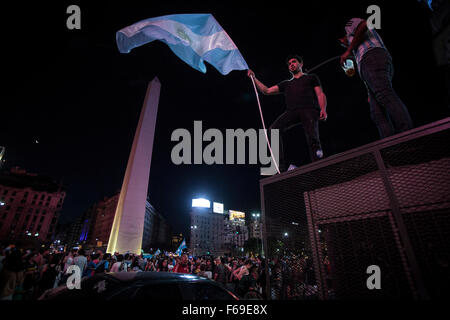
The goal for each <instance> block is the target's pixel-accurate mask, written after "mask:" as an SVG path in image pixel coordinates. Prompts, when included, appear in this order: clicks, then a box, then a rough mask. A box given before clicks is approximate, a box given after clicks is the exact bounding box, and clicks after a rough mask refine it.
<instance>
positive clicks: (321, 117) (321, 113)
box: [319, 110, 328, 121]
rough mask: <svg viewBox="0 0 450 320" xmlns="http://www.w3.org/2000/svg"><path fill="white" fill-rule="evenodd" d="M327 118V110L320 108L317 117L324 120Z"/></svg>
mask: <svg viewBox="0 0 450 320" xmlns="http://www.w3.org/2000/svg"><path fill="white" fill-rule="evenodd" d="M327 118H328V115H327V112H326V111H325V110H320V118H319V119H320V120H323V121H325V120H327Z"/></svg>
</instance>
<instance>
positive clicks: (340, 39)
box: [338, 36, 348, 48]
mask: <svg viewBox="0 0 450 320" xmlns="http://www.w3.org/2000/svg"><path fill="white" fill-rule="evenodd" d="M338 42H339V44H340V45H341V46H343V47H344V48H348V42H347V37H346V36H343V37H342V38H339V39H338Z"/></svg>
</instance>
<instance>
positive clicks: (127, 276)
mask: <svg viewBox="0 0 450 320" xmlns="http://www.w3.org/2000/svg"><path fill="white" fill-rule="evenodd" d="M104 275H105V276H107V277H112V278H114V279H117V280H119V281H120V282H134V281H144V282H146V281H150V282H151V281H158V282H159V281H168V282H171V281H177V282H178V281H202V282H210V283H214V281H211V280H209V279H206V278H203V277H199V276H196V275H193V274H189V273H175V272H151V271H145V272H108V273H105V274H104Z"/></svg>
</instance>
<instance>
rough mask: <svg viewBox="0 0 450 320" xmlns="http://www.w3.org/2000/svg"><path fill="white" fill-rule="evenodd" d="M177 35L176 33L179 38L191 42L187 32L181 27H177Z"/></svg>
mask: <svg viewBox="0 0 450 320" xmlns="http://www.w3.org/2000/svg"><path fill="white" fill-rule="evenodd" d="M177 35H178V36H179V37H180V38H181V39H183V40H185V41H187V42H189V44H190V43H191V42H192V40H191V38H189V36H188V35H187V33H186V32H185V31H184V30H183V28H178V29H177Z"/></svg>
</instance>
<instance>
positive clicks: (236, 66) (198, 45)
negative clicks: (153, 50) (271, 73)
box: [116, 13, 248, 75]
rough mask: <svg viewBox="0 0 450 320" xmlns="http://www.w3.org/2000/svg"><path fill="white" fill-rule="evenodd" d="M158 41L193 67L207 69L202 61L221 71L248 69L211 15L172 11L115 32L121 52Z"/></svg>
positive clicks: (232, 43)
mask: <svg viewBox="0 0 450 320" xmlns="http://www.w3.org/2000/svg"><path fill="white" fill-rule="evenodd" d="M154 40H159V41H162V42H164V43H166V44H167V45H168V46H169V47H170V49H171V50H172V51H173V52H174V53H175V54H176V55H177V56H178V57H179V58H180V59H181V60H183V61H184V62H186V63H187V64H189V65H190V66H191V67H192V68H194V69H196V70H199V71H201V72H203V73H205V72H206V66H205V64H204V61H207V62H209V63H210V64H211V65H213V66H214V67H215V68H216V69H217V70H218V71H219V72H220V73H221V74H223V75H226V74H228V73H230V72H231V71H232V70H247V69H248V66H247V63H246V62H245V60H244V58H243V57H242V55H241V53H240V52H239V50H238V48H237V47H236V45H235V44H234V42H233V40H231V38H230V37H229V36H228V34H227V33H226V32H225V30H223V28H222V27H221V26H220V25H219V23H218V22H217V21H216V19H215V18H214V17H213V16H212V15H211V14H208V13H207V14H173V15H167V16H161V17H155V18H149V19H145V20H142V21H139V22H137V23H135V24H132V25H131V26H128V27H126V28H123V29H121V30H119V31H118V32H117V33H116V41H117V46H118V47H119V51H120V52H121V53H129V52H130V50H131V49H133V48H136V47H139V46H141V45H144V44H146V43H149V42H152V41H154Z"/></svg>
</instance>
